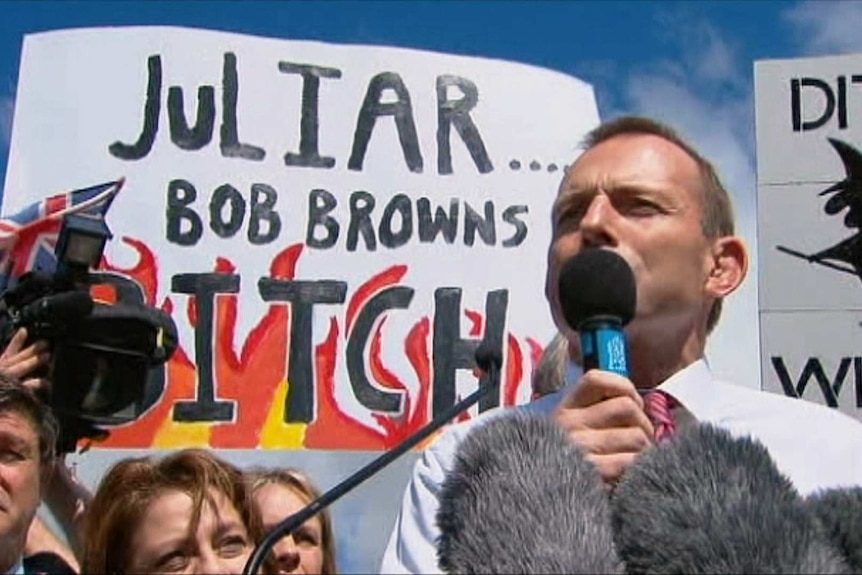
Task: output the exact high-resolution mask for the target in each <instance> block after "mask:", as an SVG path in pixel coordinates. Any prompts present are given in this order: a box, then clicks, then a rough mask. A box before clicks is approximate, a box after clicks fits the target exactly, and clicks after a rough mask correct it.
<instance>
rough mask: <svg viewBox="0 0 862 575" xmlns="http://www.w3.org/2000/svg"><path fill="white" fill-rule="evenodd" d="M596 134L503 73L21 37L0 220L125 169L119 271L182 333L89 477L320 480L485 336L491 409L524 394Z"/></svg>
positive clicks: (390, 429) (316, 50) (209, 38)
mask: <svg viewBox="0 0 862 575" xmlns="http://www.w3.org/2000/svg"><path fill="white" fill-rule="evenodd" d="M597 123H598V113H597V108H596V103H595V99H594V96H593V91H592V88H591V87H590V86H589V85H587V84H585V83H583V82H581V81H579V80H577V79H575V78H572V77H568V76H565V75H562V74H560V73H556V72H551V71H548V70H542V69H537V68H534V67H530V66H526V65H521V64H516V63H510V62H503V61H495V60H488V59H480V58H470V57H463V56H452V55H445V54H437V53H429V52H421V51H415V50H405V49H396V48H388V47H378V46H350V45H332V44H324V43H318V42H300V41H287V40H275V39H265V38H256V37H249V36H242V35H237V34H230V33H222V32H213V31H203V30H193V29H182V28H164V27H162V28H146V27H140V28H104V29H81V30H63V31H56V32H47V33H40V34H34V35H29V36H27V37H26V38H25V42H24V46H23V52H22V59H21V71H20V75H19V81H18V93H17V96H16V110H15V119H14V129H13V134H12V141H11V151H10V158H9V163H8V165H9V168H8V172H7V180H6V184H5V203H4V212H5V213H7V214H9V213H13V212H15V211H17V210H19V209H21V208H23V207H24V206H26V205H28V204H30V203H32V202H34V201H37V200H41V199H42V198H44V197H46V196H49V195H51V194H54V193H57V192H59V191H64V190H69V189H74V188H81V187H86V186H90V185H93V184H95V183H99V182H103V181H110V180H114V179H117V178H119V177H125V185H124V188H123V190H122V192H121V193H120V194H119V195H118V196H117V198H116V200H115V201H114V203H113V205H112V206H111V208H110V211H109V212H108V215H107V221H108V224H109V225H110V227H111V230H112V231H113V233H114V239H113V241H111V242H109V246H108V249H107V252H106V260H107V265H108V267H109V268H110V269H113V270H115V271H117V272H118V273H119V274H120V275H122V276H124V277H126V278H127V279H132V280H134V282H136V285H137V286H138V287H139V288H140V291H141V294H142V295H143V296H144V298H145V300H146V301H147V302H148V303H150V304H151V305H154V306H157V307H160V308H162V309H165V310H169V311H170V312H171V313H172V316H173V318H174V320H175V322H176V324H177V326H178V329H179V333H180V348H179V350H178V352H177V353H176V354H175V356H174V358H173V359H172V360H171V362H170V363H169V365H168V366H167V368H166V370H165V373H164V374H163V377H162V378H161V380H160V381H159V382H158V383H159V384H160V386H157V387H156V389H154V390H152V389H151V393H150V395H149V396H148V400H147V405H146V406H145V407H146V412H145V413H144V414H143V415H142V416H141V417H140V418H139V419H138V420H136V421H134V422H132V423H130V424H127V425H124V426H120V427H116V428H114V429H113V430H112V433H111V437H110V438H109V440H108V441H107V442H106V443H104V444H102V445H100V446H98V447H100V449H95V450H93V451H91V452H89V453H87V454H85V455H84V456H81V457H80V462H81V465H82V468H83V469H82V474H83V476H84V477H85V478H86V479H87V480H88V481H90V482H91V483H93V482H95V481H96V480H97V479H98V476H99V474H100V473H101V472H102V471H103V470H104V466H105V465H106V464H107V463H108V462H110V461H112V460H114V459H116V458H117V457H120V456H123V455H127V454H129V453H134V451H131V452H130V451H129V449H138V448H179V447H188V446H205V447H211V448H216V449H222V450H224V449H226V448H231V450H230V451H224V453H225V454H226V456H227V457H228V458H230V459H231V460H233V461H236V462H238V463H241V464H242V463H258V464H259V463H266V464H277V465H286V464H289V465H297V466H300V467H303V468H304V469H305V470H306V471H307V472H308V473H309V474H310V475H311V476H312V477H314V478H315V479H316V480H317V481H318V482H319V483H320V484H321V486H322V487H323V488H327V487H331V486H332V485H333V484H334V483H335V482H337V480H338V479H339V478H343V477H344V476H345V475H346V474H347V472H349V471H352V470H355V469H356V468H357V467H358V465H359V463H360V462H361V460H363V459H367V458H368V456H365V455H362V452H363V451H370V452H374V451H378V450H380V449H384V448H391V447H392V446H393V445H396V444H397V443H398V442H400V441H401V440H403V439H404V438H405V437H408V436H409V435H410V434H411V433H413V432H415V431H417V430H418V429H420V428H421V427H422V426H423V425H424V424H426V423H427V422H428V421H430V420H431V418H432V417H433V416H434V415H436V414H439V413H441V412H442V411H443V410H445V409H446V408H447V407H449V406H451V405H453V404H454V403H455V402H456V401H457V399H458V398H461V397H465V396H466V395H467V394H468V393H470V392H471V391H472V390H474V389H475V388H476V385H477V378H476V376H475V374H474V373H473V367H474V359H473V351H474V349H475V347H476V346H477V345H478V342H479V341H481V340H482V339H485V340H487V341H489V342H490V343H492V344H493V345H494V346H495V347H497V348H498V349H499V350H500V351H501V352H502V354H503V358H504V363H503V370H502V374H501V377H500V391H499V393H498V394H497V395H494V396H491V397H490V398H489V399H487V400H485V401H484V402H483V403H482V404H481V405H480V406H479V408H478V409H488V408H491V407H494V406H495V405H505V404H513V403H519V402H523V401H525V400H526V399H527V398H528V397H529V393H530V385H529V379H530V374H531V371H532V369H533V366H534V363H535V361H536V359H537V356H538V353H539V352H540V351H541V346H542V345H543V344H544V342H546V341H548V340H549V339H550V337H551V336H552V335H553V333H554V328H553V323H552V321H551V319H550V313H549V311H548V306H547V303H546V301H545V298H544V275H545V252H546V249H547V245H548V242H549V237H550V206H551V203H552V201H553V198H554V196H555V193H556V189H557V186H558V183H559V181H560V179H561V176H562V174H563V169H564V166H565V165H567V164H568V163H570V162H571V161H572V160H573V158H574V157H575V155H576V154H577V146H578V143H579V142H580V140H581V139H582V137H583V136H584V134H585V133H586V132H587V131H588V130H589V129H591V128H592V127H594V126H595V125H596V124H597ZM476 411H477V410H476V409H474V410H473V412H472V415H475V413H476ZM283 449H290V450H294V451H292V452H290V453H291V455H290V457H287V458H286V457H285V456H284V455H283V453H284V452H283V451H282V450H283ZM333 450H335V451H333ZM340 450H351V451H353V452H354V453H339V451H340ZM279 454H282V455H279ZM408 468H409V464H401V463H399V465H398V466H395V467H393V469H397V470H398V473H397V476H387V475H386V474H381V476H380V478H379V479H378V480H375V482H374V483H371V484H369V485H368V486H367V487H364V488H363V490H361V493H362V495H361V498H352V499H351V498H348V499H347V500H346V502H345V504H344V505H343V506H340V507H339V506H337V507H336V508H335V509H334V513H335V514H336V525H337V527H338V529H337V533H338V535H339V546H338V549H339V556H340V557H341V558H343V559H345V561H350V563H349V565H347V564H346V563H344V565H345V569H346V570H351V569H355V570H359V571H368V570H372V569H375V568H376V563H375V562H376V561H377V558H378V557H379V553H380V551H381V550H382V545H383V543H384V541H385V537H386V535H387V534H388V531H389V529H390V527H391V523H392V520H393V514H394V511H395V509H396V508H397V505H398V503H399V499H400V493H401V491H402V489H403V486H404V483H405V481H406V471H407V469H408ZM345 510H347V511H345ZM347 558H349V559H347Z"/></svg>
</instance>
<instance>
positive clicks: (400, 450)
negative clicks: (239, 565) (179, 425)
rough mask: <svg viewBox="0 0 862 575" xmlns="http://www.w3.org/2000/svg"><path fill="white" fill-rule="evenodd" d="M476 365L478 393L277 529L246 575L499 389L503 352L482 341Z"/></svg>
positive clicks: (254, 556)
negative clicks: (280, 545)
mask: <svg viewBox="0 0 862 575" xmlns="http://www.w3.org/2000/svg"><path fill="white" fill-rule="evenodd" d="M476 364H477V365H478V366H479V368H480V369H482V370H483V371H484V372H485V376H484V377H483V378H482V380H483V381H480V384H479V389H477V390H476V391H474V392H473V393H471V394H470V395H468V396H467V397H465V398H464V399H462V400H461V401H459V402H458V403H456V404H455V405H453V406H452V407H450V408H449V409H447V410H446V411H444V412H443V413H441V414H440V415H439V416H437V417H435V418H434V419H432V420H431V421H430V422H429V423H428V425H426V426H425V427H423V428H422V429H420V430H419V431H418V432H416V434H415V435H412V436H410V437H408V438H407V439H405V440H404V441H403V442H401V443H399V444H398V445H397V446H395V447H394V448H392V449H391V450H389V451H386V452H384V453H383V454H381V455H380V457H378V458H377V459H375V460H373V461H371V462H370V463H368V464H367V465H366V466H365V467H362V468H360V469H359V471H357V472H355V473H354V474H353V475H351V476H350V477H348V478H347V479H345V480H344V481H342V482H341V483H339V484H338V485H336V486H335V487H333V488H332V489H330V490H329V491H327V492H326V493H324V494H323V495H321V496H320V497H318V498H317V499H315V500H314V501H312V502H311V503H309V504H308V505H306V506H305V507H304V508H302V509H300V510H299V511H297V512H296V513H294V514H293V515H291V516H289V517H287V518H286V519H284V520H283V521H282V522H281V523H279V524H278V525H276V526H275V527H274V528H273V530H272V531H270V532H269V533H267V535H266V537H264V538H263V541H261V543H260V545H258V546H257V547H255V549H254V552H253V553H252V554H251V557H249V559H248V562H247V563H246V565H245V569H243V574H244V575H253V574H256V573H257V572H258V570H259V569H260V566H261V565H262V564H263V561H264V558H266V555H267V553H269V551H270V550H271V549H272V548H273V547H274V546H275V544H276V543H278V542H279V541H280V540H281V539H282V538H283V537H287V536H288V535H290V534H292V533H293V532H294V531H295V530H296V529H297V528H298V527H299V526H300V525H302V524H303V523H305V522H306V521H308V520H309V519H311V518H312V517H314V516H315V515H317V514H318V513H320V512H321V511H323V510H324V509H326V508H327V507H329V506H330V505H331V504H333V503H335V501H337V500H338V499H340V498H341V497H342V496H343V495H345V494H347V493H348V492H350V491H352V490H353V489H354V488H356V487H358V486H359V485H360V484H361V483H362V482H363V481H365V480H366V479H368V478H369V477H371V476H372V475H374V474H375V473H377V472H378V471H380V470H381V469H383V468H384V467H386V466H387V465H389V464H390V463H392V462H393V461H395V460H396V459H398V458H399V457H401V456H402V455H403V454H404V453H406V452H407V451H410V450H411V449H413V448H414V447H416V446H417V445H418V444H420V443H421V442H422V441H423V440H425V439H426V438H428V437H429V436H430V435H431V434H432V433H434V432H435V431H437V430H438V429H440V428H441V427H443V425H445V424H446V423H448V422H449V420H451V419H454V418H455V417H456V416H457V415H458V414H460V413H461V412H462V411H465V410H467V409H469V408H470V407H472V406H473V404H475V403H477V402H478V401H479V400H480V399H482V398H483V397H484V396H485V395H487V394H488V393H489V392H490V391H492V390H494V389H495V388H498V387H499V386H498V385H494V382H495V381H496V380H497V377H498V375H499V371H500V367H501V366H502V364H503V358H502V356H501V354H500V352H499V351H496V350H494V349H492V348H491V346H490V345H485V341H483V342H482V343H481V344H479V347H478V348H477V349H476Z"/></svg>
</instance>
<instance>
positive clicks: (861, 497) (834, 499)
mask: <svg viewBox="0 0 862 575" xmlns="http://www.w3.org/2000/svg"><path fill="white" fill-rule="evenodd" d="M805 505H806V506H807V507H808V508H809V509H810V510H811V511H812V512H813V513H814V514H815V515H816V516H817V518H818V519H819V520H820V523H821V525H823V529H824V532H825V534H826V537H828V538H829V540H830V541H832V544H833V545H834V546H835V548H836V549H838V551H840V552H841V554H842V555H843V556H844V559H845V560H846V561H847V564H848V565H849V566H850V571H851V573H862V487H847V488H842V489H837V488H836V489H829V490H826V491H822V492H820V493H815V494H814V495H810V496H809V497H807V498H806V500H805Z"/></svg>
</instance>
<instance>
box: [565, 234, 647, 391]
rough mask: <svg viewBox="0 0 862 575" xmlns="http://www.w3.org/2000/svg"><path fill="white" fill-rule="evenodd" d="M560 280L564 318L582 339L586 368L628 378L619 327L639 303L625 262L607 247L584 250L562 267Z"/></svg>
mask: <svg viewBox="0 0 862 575" xmlns="http://www.w3.org/2000/svg"><path fill="white" fill-rule="evenodd" d="M559 283H560V285H559V297H560V305H561V306H562V309H563V317H565V319H566V322H568V324H569V325H570V326H571V327H572V328H573V329H575V330H576V331H577V332H578V333H579V334H580V337H581V350H582V352H583V357H584V371H586V370H589V369H602V370H605V371H612V372H614V373H618V374H620V375H622V376H624V377H628V375H629V362H628V344H627V342H626V335H625V332H623V327H624V326H625V325H626V324H627V323H628V322H629V321H631V319H632V317H634V314H635V306H636V304H637V291H636V287H635V277H634V273H633V272H632V270H631V268H630V267H629V264H628V263H627V262H626V261H625V260H624V259H623V258H622V257H621V256H620V255H618V254H617V253H616V252H613V251H610V250H605V249H588V250H584V251H582V252H580V253H579V254H578V255H576V256H575V257H573V258H571V259H570V260H569V261H567V262H566V263H565V264H564V265H563V268H562V270H560V279H559Z"/></svg>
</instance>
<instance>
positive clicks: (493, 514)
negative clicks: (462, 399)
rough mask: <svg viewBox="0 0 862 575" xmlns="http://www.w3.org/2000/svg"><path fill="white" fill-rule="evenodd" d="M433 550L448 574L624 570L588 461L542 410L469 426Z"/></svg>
mask: <svg viewBox="0 0 862 575" xmlns="http://www.w3.org/2000/svg"><path fill="white" fill-rule="evenodd" d="M436 519H437V525H438V527H439V529H440V537H439V539H438V542H437V557H438V561H439V565H440V568H441V569H442V570H443V571H445V572H447V573H623V572H624V570H623V564H622V562H621V561H620V560H619V557H618V556H617V554H616V552H615V551H614V545H613V534H612V532H611V529H610V508H609V505H608V501H607V493H606V492H605V489H604V487H603V486H602V482H601V478H600V477H599V474H598V472H597V471H596V469H595V467H593V466H592V465H591V464H590V463H589V462H587V461H586V460H585V459H584V458H583V456H582V455H581V453H580V451H578V449H577V448H576V447H574V445H572V444H571V443H570V442H569V440H568V438H567V436H566V434H565V433H564V432H563V430H562V429H561V428H560V427H559V426H557V424H556V423H554V422H553V421H552V420H550V419H548V418H547V417H546V416H543V415H538V414H529V413H525V412H518V411H516V412H513V413H511V414H505V415H502V416H499V417H496V418H494V419H491V420H490V421H488V422H483V423H482V424H480V425H479V426H477V427H476V428H474V429H473V430H472V431H471V432H470V433H469V434H468V435H467V437H466V438H465V439H464V441H463V443H462V444H461V445H460V447H459V449H458V452H457V453H456V457H455V464H454V466H453V468H452V470H451V472H450V473H449V474H448V475H447V477H446V480H445V481H444V483H443V486H442V489H441V492H440V507H439V509H438V511H437V517H436Z"/></svg>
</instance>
